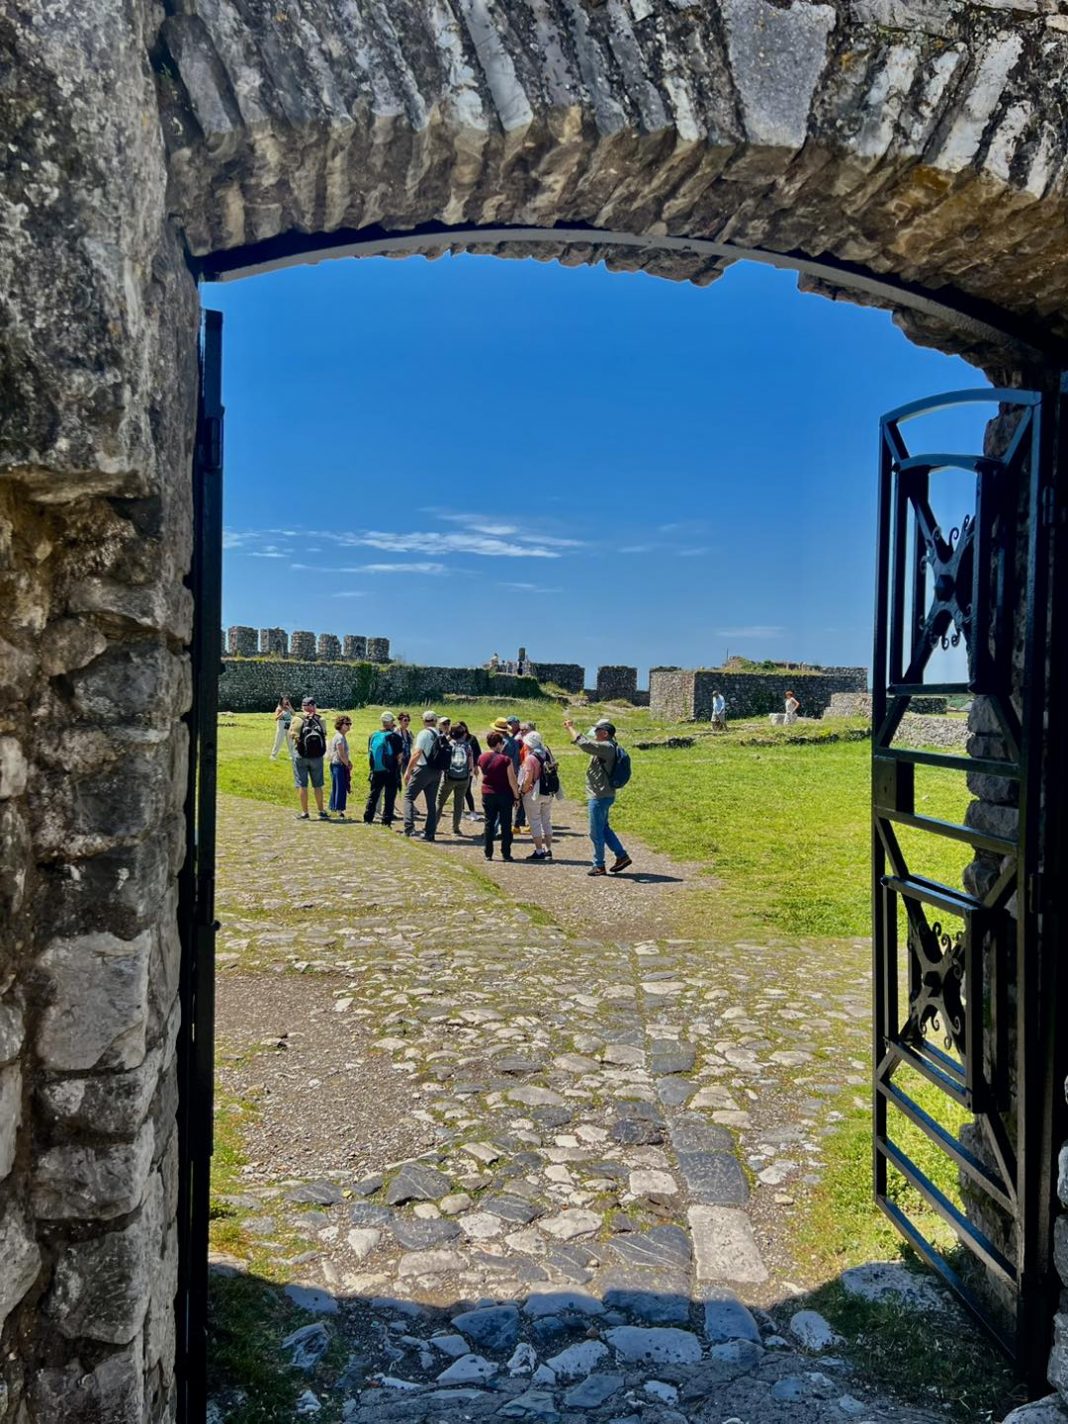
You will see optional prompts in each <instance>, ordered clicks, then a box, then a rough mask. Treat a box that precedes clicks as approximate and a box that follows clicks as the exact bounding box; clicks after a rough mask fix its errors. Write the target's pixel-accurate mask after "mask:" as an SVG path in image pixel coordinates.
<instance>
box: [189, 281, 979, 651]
mask: <svg viewBox="0 0 1068 1424" xmlns="http://www.w3.org/2000/svg"><path fill="white" fill-rule="evenodd" d="M204 299H205V305H207V306H211V307H216V308H218V309H220V310H222V311H223V312H224V313H225V322H224V351H225V368H224V399H225V402H226V471H225V525H226V531H227V533H226V545H227V548H226V555H225V571H224V590H223V611H224V623H225V624H226V625H229V624H232V623H244V624H251V625H253V626H256V627H264V626H273V625H278V626H281V627H285V628H288V629H290V630H292V629H294V628H310V629H312V630H313V631H316V632H336V633H338V634H339V635H340V634H344V633H347V632H354V633H364V634H370V635H384V636H386V637H389V638H390V639H391V642H392V647H393V650H394V652H395V653H397V654H400V655H403V656H405V657H407V658H408V659H409V660H411V661H413V662H432V663H439V664H478V663H482V662H484V661H485V660H486V659H487V658H488V657H489V655H490V654H491V653H492V652H494V651H497V652H498V653H499V654H500V655H501V657H502V658H508V657H514V656H515V651H516V649H517V647H518V646H519V645H520V644H522V645H524V646H526V648H527V649H528V651H529V653H530V656H531V657H532V658H533V659H534V660H535V662H536V661H537V660H538V659H539V658H541V659H542V660H544V661H554V662H579V663H584V664H585V665H586V666H587V667H588V668H590V670H591V671H592V669H594V668H595V667H596V666H597V665H598V664H599V663H631V664H637V665H638V666H639V667H640V668H641V669H642V671H643V673H644V670H645V669H647V668H648V667H649V666H650V665H652V664H657V663H668V664H670V663H676V664H679V665H682V666H701V665H705V666H708V665H713V664H716V663H718V662H720V661H721V660H722V659H723V658H724V657H725V656H726V655H727V654H728V653H743V654H745V655H746V656H749V657H753V658H764V657H773V658H785V659H791V660H805V661H809V662H820V663H847V664H863V665H867V664H868V662H869V660H870V652H871V615H872V603H873V578H874V574H873V551H874V538H875V535H874V511H875V477H876V450H877V429H878V419H879V416H880V414H882V412H884V411H885V410H888V409H890V408H892V407H894V406H897V405H899V404H902V403H904V402H905V401H908V400H912V399H915V398H917V397H920V396H924V395H928V394H930V393H932V392H936V391H940V390H952V389H955V388H958V387H966V386H978V385H983V384H985V382H984V381H983V379H982V377H981V375H980V374H979V373H978V372H976V371H975V370H974V369H973V368H972V367H970V366H968V365H966V364H965V363H964V362H963V361H960V360H957V359H952V358H949V357H946V356H943V355H941V354H940V353H938V352H933V351H926V350H921V349H920V348H918V347H915V346H912V345H911V344H910V343H909V342H908V341H907V340H906V338H905V337H904V336H902V335H901V333H900V332H899V331H897V329H896V328H895V327H894V326H893V324H892V322H891V320H890V317H889V316H888V315H887V314H886V313H884V312H878V311H872V310H867V309H864V308H860V307H854V306H851V305H848V304H846V303H844V302H830V301H827V300H826V299H824V298H820V297H815V296H804V295H801V294H800V293H798V291H797V290H796V284H795V279H794V278H793V277H792V276H791V275H790V274H786V273H781V272H776V271H773V270H771V269H770V268H765V267H759V266H756V265H752V264H740V265H738V266H735V267H733V268H731V269H730V270H729V271H728V272H727V274H726V275H725V276H724V277H723V278H722V279H721V280H720V281H718V282H716V283H715V284H713V285H712V286H711V287H709V288H705V289H699V288H696V287H692V286H689V285H686V284H679V283H673V282H666V281H662V280H657V279H654V278H650V277H646V276H643V275H640V274H623V273H609V272H607V271H605V270H604V269H603V268H578V269H573V268H567V269H565V268H562V267H560V266H558V265H557V264H555V263H536V262H533V261H529V260H526V261H501V260H500V259H497V258H491V257H457V258H443V259H441V260H439V261H437V262H427V261H425V260H424V259H422V258H408V259H405V260H404V261H390V260H388V259H384V258H381V259H362V260H360V261H352V260H348V261H334V262H324V263H322V264H321V265H319V266H317V267H312V266H306V267H299V268H294V269H291V270H288V271H285V272H279V273H275V274H272V275H269V276H261V277H255V278H251V279H246V280H244V281H241V282H233V283H227V284H218V285H213V286H209V287H208V288H207V289H206V290H205V293H204ZM976 421H977V417H975V416H971V417H957V418H954V419H952V420H950V421H948V422H943V425H944V433H943V432H940V439H939V447H940V448H946V442H949V441H952V444H953V445H955V446H958V447H961V448H963V444H972V443H973V442H974V439H975V431H976V428H977V427H976ZM962 442H963V444H962ZM932 443H933V442H932Z"/></svg>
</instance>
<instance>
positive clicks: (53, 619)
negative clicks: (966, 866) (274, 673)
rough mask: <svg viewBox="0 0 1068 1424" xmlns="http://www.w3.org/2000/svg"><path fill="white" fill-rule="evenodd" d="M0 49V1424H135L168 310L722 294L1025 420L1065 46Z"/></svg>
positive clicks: (46, 28)
mask: <svg viewBox="0 0 1068 1424" xmlns="http://www.w3.org/2000/svg"><path fill="white" fill-rule="evenodd" d="M0 51H2V53H3V67H4V70H5V73H6V74H7V75H9V76H10V77H9V79H8V81H7V83H6V85H5V88H4V91H3V97H2V100H0V138H2V140H3V151H4V153H5V158H6V159H7V160H8V162H7V166H6V167H5V172H4V182H3V185H2V186H0V228H2V230H3V232H4V240H3V242H2V243H0V302H2V303H3V322H2V327H0V329H2V331H3V347H2V350H0V390H2V392H3V399H2V401H0V474H2V475H3V481H2V484H0V550H2V552H3V562H2V565H0V588H2V591H3V597H2V598H0V657H2V660H3V677H2V678H0V716H2V719H3V720H2V724H0V835H2V839H3V848H4V855H3V859H2V868H0V922H2V923H3V924H4V926H5V931H6V933H5V943H4V955H5V958H4V961H3V968H2V971H0V1065H2V1069H0V1121H2V1122H3V1124H4V1127H3V1131H2V1132H0V1179H2V1180H0V1261H2V1262H3V1269H2V1271H0V1329H2V1332H3V1333H2V1341H0V1345H2V1348H0V1360H2V1364H0V1371H2V1380H0V1419H3V1420H4V1421H5V1424H6V1421H8V1420H14V1419H18V1421H19V1424H46V1421H47V1424H73V1421H88V1420H97V1421H103V1420H107V1421H114V1424H139V1421H142V1420H145V1421H160V1420H165V1419H167V1418H169V1417H171V1415H172V1413H173V1409H174V1398H175V1394H174V1389H175V1386H174V1373H173V1368H174V1318H173V1314H172V1302H173V1298H174V1286H175V1259H176V1258H175V1242H176V1207H175V1132H174V1100H175V1082H176V1076H175V1067H174V1054H173V1044H174V1038H175V1032H176V1028H177V1021H176V1016H177V994H178V979H179V967H180V966H179V959H180V953H179V942H178V938H177V935H176V930H175V924H176V888H175V887H176V876H177V875H178V872H179V869H180V866H181V864H182V861H183V857H184V854H185V850H184V826H183V819H182V804H183V799H184V797H185V795H186V789H187V777H186V758H187V751H188V738H187V731H186V726H185V724H184V723H183V721H182V718H183V715H184V713H185V712H186V710H187V709H188V707H189V705H190V699H191V686H190V676H189V658H188V647H189V642H190V636H191V628H192V616H193V607H192V599H191V596H190V593H189V589H188V587H187V585H186V583H185V579H186V576H187V574H188V570H189V568H190V559H191V553H192V523H191V480H190V470H191V465H192V454H193V439H194V409H195V395H196V342H197V329H198V306H199V299H198V290H197V279H198V275H200V276H204V275H206V276H208V277H210V276H212V275H213V274H218V273H220V272H223V271H224V270H226V269H231V270H245V271H252V270H257V268H258V267H260V266H265V265H269V264H270V263H271V262H272V261H276V260H278V259H280V258H284V257H287V256H292V255H293V254H294V253H298V252H299V251H301V250H302V249H303V250H309V249H313V248H314V247H316V246H317V245H321V244H322V243H323V242H324V241H328V240H329V239H330V237H331V235H336V234H340V233H342V232H343V231H344V241H346V242H348V243H349V244H350V246H351V248H352V250H354V251H371V250H383V248H384V246H385V248H387V249H389V246H390V244H392V248H391V250H394V251H404V250H423V251H427V252H434V251H441V250H444V249H448V248H465V249H469V250H475V251H488V252H495V253H501V254H502V255H514V256H525V255H536V256H538V257H541V258H546V257H553V256H558V257H560V258H561V259H562V260H563V261H565V262H567V263H582V262H591V261H598V260H602V259H603V260H606V261H607V262H608V263H609V264H610V265H611V266H613V267H619V268H628V269H644V270H647V271H649V272H652V273H658V274H661V275H663V276H667V277H673V278H679V279H688V280H692V281H695V282H698V283H707V282H711V281H713V280H714V279H715V278H716V276H717V275H718V274H719V273H720V272H721V271H722V269H723V267H724V266H725V265H726V264H727V263H729V262H730V261H733V260H736V259H737V258H738V257H740V256H745V255H755V256H758V257H761V258H768V259H770V260H774V261H776V262H780V263H781V264H782V265H786V266H791V267H794V268H796V269H797V270H798V271H800V272H801V274H802V279H803V280H804V282H805V283H806V284H807V285H808V286H809V287H811V288H814V289H817V290H821V291H824V292H826V293H827V294H828V295H836V296H841V295H843V294H846V293H848V292H852V293H853V294H854V295H856V296H857V298H858V299H859V300H864V301H871V302H876V303H878V304H881V305H883V306H886V307H890V308H892V309H894V310H895V312H896V315H897V319H898V320H899V321H900V322H901V323H902V325H903V326H904V327H905V329H906V330H907V331H908V332H909V333H910V334H911V335H912V336H913V337H915V338H916V339H918V340H922V341H926V342H930V343H933V344H936V345H938V346H940V347H941V348H942V349H944V350H947V351H958V352H963V353H965V354H967V355H969V356H971V357H972V358H973V359H976V360H977V361H979V362H981V363H982V364H983V365H984V367H985V369H986V370H987V371H988V372H991V373H992V374H995V375H997V376H998V377H999V378H1000V379H1003V380H1005V381H1006V382H1007V383H1010V384H1011V383H1014V382H1015V383H1038V382H1043V381H1046V380H1048V372H1049V370H1050V369H1051V368H1053V367H1056V366H1059V365H1062V364H1064V361H1065V357H1064V343H1065V340H1066V338H1068V300H1066V299H1068V241H1066V234H1068V201H1066V192H1068V161H1066V160H1068V122H1066V113H1068V98H1066V96H1065V91H1064V87H1063V75H1064V73H1065V72H1066V70H1068V24H1066V20H1065V16H1064V15H1063V14H1061V13H1059V11H1058V9H1057V7H1056V6H1054V5H1051V4H1050V3H1048V0H1018V3H1017V4H1016V5H1015V6H1013V5H1011V4H1010V3H1006V0H924V3H922V4H921V3H912V0H833V3H830V2H829V3H808V0H790V3H773V0H706V3H703V4H690V3H686V0H609V3H607V4H604V5H592V4H591V5H588V6H587V5H585V4H582V3H580V2H579V0H522V2H521V3H520V0H516V3H507V4H504V3H498V4H496V5H493V6H492V7H491V6H489V5H487V4H484V3H481V2H480V0H456V3H455V4H449V3H443V4H438V5H433V6H428V5H425V4H423V3H417V0H382V3H380V4H375V5H373V6H372V5H371V4H369V3H366V0H352V3H346V4H341V3H340V0H288V3H287V4H286V5H285V6H284V7H279V6H276V5H263V6H238V5H237V4H235V3H233V0H184V3H183V4H182V5H181V6H152V5H148V4H146V3H143V0H95V3H94V4H92V5H87V4H85V3H84V0H77V2H76V0H52V3H50V4H48V5H24V6H20V7H18V8H14V7H12V6H10V5H9V6H7V7H6V10H5V18H4V20H3V21H0ZM1000 537H1001V538H1002V540H1003V547H1005V548H1008V549H1011V548H1012V547H1013V538H1012V531H1004V530H1003V531H1002V532H1001V536H1000ZM308 640H311V644H310V646H309V645H308ZM212 641H214V631H213V632H212ZM372 641H373V640H369V645H368V648H367V652H368V656H369V657H372V658H373V657H375V656H378V653H377V652H375V651H372V647H371V642H372ZM290 651H291V653H292V654H293V655H295V656H297V657H301V658H306V657H309V656H314V653H315V644H314V639H313V638H312V635H311V634H303V635H298V634H294V636H293V639H292V640H291V647H290ZM41 721H46V722H49V723H53V724H62V725H63V727H64V736H63V738H62V739H61V740H59V741H57V740H56V739H53V738H37V737H33V736H31V735H30V733H29V731H28V730H27V729H29V728H31V727H33V726H34V725H36V724H38V723H39V722H41ZM981 731H982V729H981V728H978V729H977V733H981ZM980 739H981V737H980ZM999 813H1003V814H1002V819H1003V820H1006V821H1011V820H1012V808H1011V807H1001V808H999ZM1059 1323H1060V1329H1059V1335H1058V1339H1059V1340H1061V1341H1063V1337H1064V1333H1065V1325H1066V1322H1065V1319H1064V1318H1063V1317H1059ZM1059 1350H1060V1352H1061V1353H1060V1354H1059V1355H1058V1357H1057V1359H1056V1360H1055V1363H1054V1377H1055V1378H1056V1380H1057V1381H1058V1383H1059V1384H1060V1385H1061V1386H1062V1387H1064V1388H1065V1389H1066V1390H1068V1367H1066V1363H1065V1361H1066V1359H1068V1351H1066V1350H1065V1348H1064V1346H1063V1343H1062V1345H1061V1346H1059Z"/></svg>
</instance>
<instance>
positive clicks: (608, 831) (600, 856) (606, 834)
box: [586, 796, 627, 869]
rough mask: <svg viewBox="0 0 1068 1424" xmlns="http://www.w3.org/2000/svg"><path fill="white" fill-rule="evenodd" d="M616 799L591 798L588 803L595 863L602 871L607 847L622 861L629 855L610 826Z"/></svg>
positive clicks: (610, 797) (607, 797)
mask: <svg viewBox="0 0 1068 1424" xmlns="http://www.w3.org/2000/svg"><path fill="white" fill-rule="evenodd" d="M615 799H616V798H615V797H614V796H591V797H590V799H589V800H588V801H587V802H586V805H587V806H588V807H589V808H590V840H591V841H592V842H593V863H594V865H595V866H597V867H598V868H600V869H603V868H604V848H605V846H607V847H608V849H609V850H610V851H611V852H612V853H613V855H615V856H617V857H619V858H620V859H622V857H623V856H625V855H626V853H627V852H626V851H625V850H624V849H623V842H622V841H621V840H620V839H619V837H618V836H617V835H616V833H615V831H613V829H612V827H611V826H610V825H609V824H608V813H609V811H611V809H612V803H613V802H614V801H615Z"/></svg>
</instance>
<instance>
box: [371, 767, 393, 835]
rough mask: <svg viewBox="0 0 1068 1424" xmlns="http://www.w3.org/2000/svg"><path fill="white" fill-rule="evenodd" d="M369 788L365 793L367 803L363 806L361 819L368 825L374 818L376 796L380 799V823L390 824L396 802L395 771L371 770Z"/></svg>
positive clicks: (376, 803) (376, 802)
mask: <svg viewBox="0 0 1068 1424" xmlns="http://www.w3.org/2000/svg"><path fill="white" fill-rule="evenodd" d="M370 785H371V789H370V791H369V792H368V793H367V804H366V805H365V806H364V808H363V819H364V820H365V821H366V822H367V824H368V825H370V824H371V822H372V821H373V820H374V818H375V812H376V811H377V810H378V798H379V796H382V797H383V801H382V824H383V825H384V826H390V825H392V824H393V808H394V806H395V805H396V802H397V773H396V772H395V771H372V772H371V782H370Z"/></svg>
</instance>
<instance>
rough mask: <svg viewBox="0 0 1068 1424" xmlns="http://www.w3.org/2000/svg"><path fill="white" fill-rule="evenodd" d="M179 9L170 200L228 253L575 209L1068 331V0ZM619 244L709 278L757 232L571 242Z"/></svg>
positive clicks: (445, 242)
mask: <svg viewBox="0 0 1068 1424" xmlns="http://www.w3.org/2000/svg"><path fill="white" fill-rule="evenodd" d="M177 8H178V10H179V13H177V14H173V15H171V16H170V17H169V18H167V19H166V20H165V21H164V23H163V25H162V29H161V32H160V37H159V42H158V44H157V46H156V50H155V54H154V61H155V68H156V71H157V74H158V83H159V94H160V104H161V113H162V123H163V133H164V140H165V143H166V145H167V148H168V153H169V166H170V193H169V202H170V204H171V208H172V211H173V212H174V214H175V215H176V217H177V219H178V221H179V223H180V225H181V227H182V228H183V230H184V233H185V237H186V240H187V243H188V246H189V248H190V251H191V252H192V253H193V254H194V255H195V256H196V257H199V258H203V259H207V270H208V271H209V272H212V271H217V270H219V269H220V268H225V267H226V266H228V265H231V264H233V263H237V264H238V265H240V264H241V261H242V260H243V258H241V257H240V256H239V254H242V253H243V254H245V255H246V256H247V257H248V258H249V259H251V260H254V259H255V258H256V255H257V253H266V254H268V255H270V253H271V252H272V251H277V250H281V249H278V240H279V239H281V240H282V246H283V249H284V248H285V246H286V244H288V250H292V249H293V247H294V245H295V246H297V247H299V246H301V241H300V236H299V235H302V234H303V235H306V239H307V240H306V241H305V242H304V243H303V245H304V246H305V247H311V248H314V247H316V246H321V245H322V244H323V242H324V241H327V240H329V238H330V236H331V235H332V234H335V235H342V236H357V237H358V236H360V235H364V236H367V235H379V236H381V235H388V234H398V233H408V232H412V231H417V232H420V231H421V232H423V233H424V234H425V233H429V234H430V235H431V237H429V238H426V239H425V241H431V238H432V237H433V235H434V234H435V233H437V232H439V230H440V231H441V236H440V238H439V240H438V242H437V244H434V243H431V245H437V246H438V247H439V248H440V247H444V246H449V245H453V246H455V245H462V246H466V247H471V246H473V245H477V234H472V233H471V231H470V230H471V229H481V228H487V227H488V228H494V229H500V228H502V227H503V228H512V227H519V228H524V229H529V228H538V229H553V228H556V227H559V226H567V227H574V226H576V225H577V226H580V227H585V228H591V229H598V230H606V231H608V232H619V233H624V234H628V235H631V236H642V237H647V238H654V239H655V238H658V237H663V236H669V237H673V238H696V239H703V240H706V241H711V242H713V243H717V244H720V245H723V244H727V245H729V246H730V247H731V248H733V247H740V248H742V249H750V248H755V249H762V250H764V251H767V252H771V253H788V254H794V255H797V256H799V257H802V258H809V259H816V260H817V261H819V262H822V263H826V264H828V266H827V270H826V271H825V272H824V273H823V274H822V281H823V283H825V284H829V285H830V287H832V288H833V287H838V286H841V285H844V284H846V282H847V279H848V275H849V274H850V273H851V272H854V271H857V272H861V273H863V272H867V273H872V274H878V275H881V276H884V277H886V278H887V279H889V281H890V282H891V283H896V284H901V285H902V289H903V290H909V289H913V290H915V291H920V292H927V293H937V294H940V295H941V296H942V297H944V298H945V299H946V300H947V301H948V303H949V304H950V305H951V306H955V307H959V308H961V309H963V310H966V311H968V312H970V313H971V314H972V315H975V314H976V313H978V314H979V315H980V316H983V315H992V318H993V320H994V323H995V324H999V323H1001V324H1005V325H1007V326H1009V327H1012V326H1013V325H1014V324H1018V326H1019V329H1020V330H1021V331H1026V333H1027V335H1028V338H1029V339H1031V340H1033V341H1035V342H1037V343H1042V342H1046V341H1048V342H1049V343H1051V344H1056V343H1059V342H1060V341H1062V340H1064V339H1065V338H1068V318H1066V316H1065V315H1064V309H1065V307H1066V304H1068V303H1066V298H1068V205H1066V201H1065V192H1066V184H1068V166H1066V153H1068V16H1065V15H1063V14H1061V13H1058V12H1057V11H1058V9H1059V7H1058V6H1057V5H1056V4H1055V3H1054V0H1015V3H1012V0H984V3H966V2H965V0H837V3H835V4H827V3H824V4H816V3H808V0H792V3H782V0H597V3H594V0H179V4H178V6H177ZM452 229H460V230H463V231H462V232H461V233H459V234H454V233H453V232H451V231H450V230H452ZM498 236H499V234H498ZM272 242H274V243H275V247H274V248H272V247H271V243H272ZM263 244H266V246H261V245H263ZM492 247H493V249H494V250H504V249H502V248H500V247H499V243H498V242H497V241H496V240H495V241H494V243H493V244H492ZM508 248H509V249H510V250H511V251H513V252H514V251H516V250H517V248H516V245H515V244H514V243H510V244H508ZM518 250H522V251H528V250H529V251H533V252H534V253H535V254H536V255H539V256H546V255H553V253H554V251H555V252H563V251H564V248H563V244H559V245H558V246H557V248H555V249H554V248H552V247H546V246H545V245H544V243H543V242H540V241H539V242H536V243H534V244H531V245H529V246H527V247H521V248H519V249H518ZM605 255H608V256H609V257H613V258H615V260H616V261H617V262H618V263H619V265H623V266H627V267H643V268H646V269H648V270H651V271H655V272H658V273H661V274H662V275H665V276H671V277H681V278H687V279H691V280H694V281H698V282H704V281H709V280H712V279H713V278H714V277H715V276H716V275H718V273H719V272H720V271H721V270H722V268H723V266H724V264H725V262H726V261H728V260H730V256H731V253H730V252H727V253H723V252H721V251H719V250H714V251H712V252H708V251H706V252H692V251H667V252H665V251H663V250H658V249H652V248H634V247H628V248H626V249H623V248H619V247H614V248H613V247H612V246H608V247H607V248H606V247H605V246H604V245H601V246H597V247H588V248H583V247H582V246H581V245H578V246H576V244H574V243H570V244H569V245H568V251H567V252H566V253H564V256H565V260H572V261H581V260H590V259H591V258H596V257H598V256H601V257H603V256H605ZM836 272H840V273H843V274H845V276H844V277H843V278H842V280H841V281H839V280H838V279H837V278H836ZM809 280H812V278H811V277H810V278H809ZM816 280H817V281H818V280H820V278H819V277H817V279H816ZM861 299H866V300H875V301H879V302H880V303H881V304H884V305H899V304H898V303H897V302H895V301H893V299H892V297H891V298H888V297H887V296H886V295H885V294H882V295H880V293H879V292H878V291H876V292H875V293H868V294H866V295H865V294H864V293H861ZM901 305H904V306H907V305H908V302H907V301H903V302H902V303H901ZM925 323H926V324H927V326H928V327H930V323H929V322H927V319H926V318H925V317H924V316H923V315H922V314H921V315H920V316H919V317H918V318H917V317H915V316H914V317H912V318H911V327H912V329H913V332H914V334H919V335H920V336H921V337H922V336H923V335H924V334H926V335H928V336H929V337H930V338H931V339H935V340H938V342H939V344H942V345H946V346H952V347H955V349H960V350H966V351H967V350H971V352H972V354H978V355H979V356H980V357H982V356H984V355H986V356H989V350H988V349H987V342H986V337H985V336H984V335H983V334H982V333H981V332H975V331H973V332H972V333H971V334H969V332H968V330H967V328H963V329H962V330H961V331H958V332H957V334H956V336H955V337H953V338H948V337H945V336H944V335H943V334H941V333H940V332H939V330H938V322H937V321H935V323H934V326H933V327H931V328H930V329H929V330H928V331H926V333H925Z"/></svg>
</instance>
